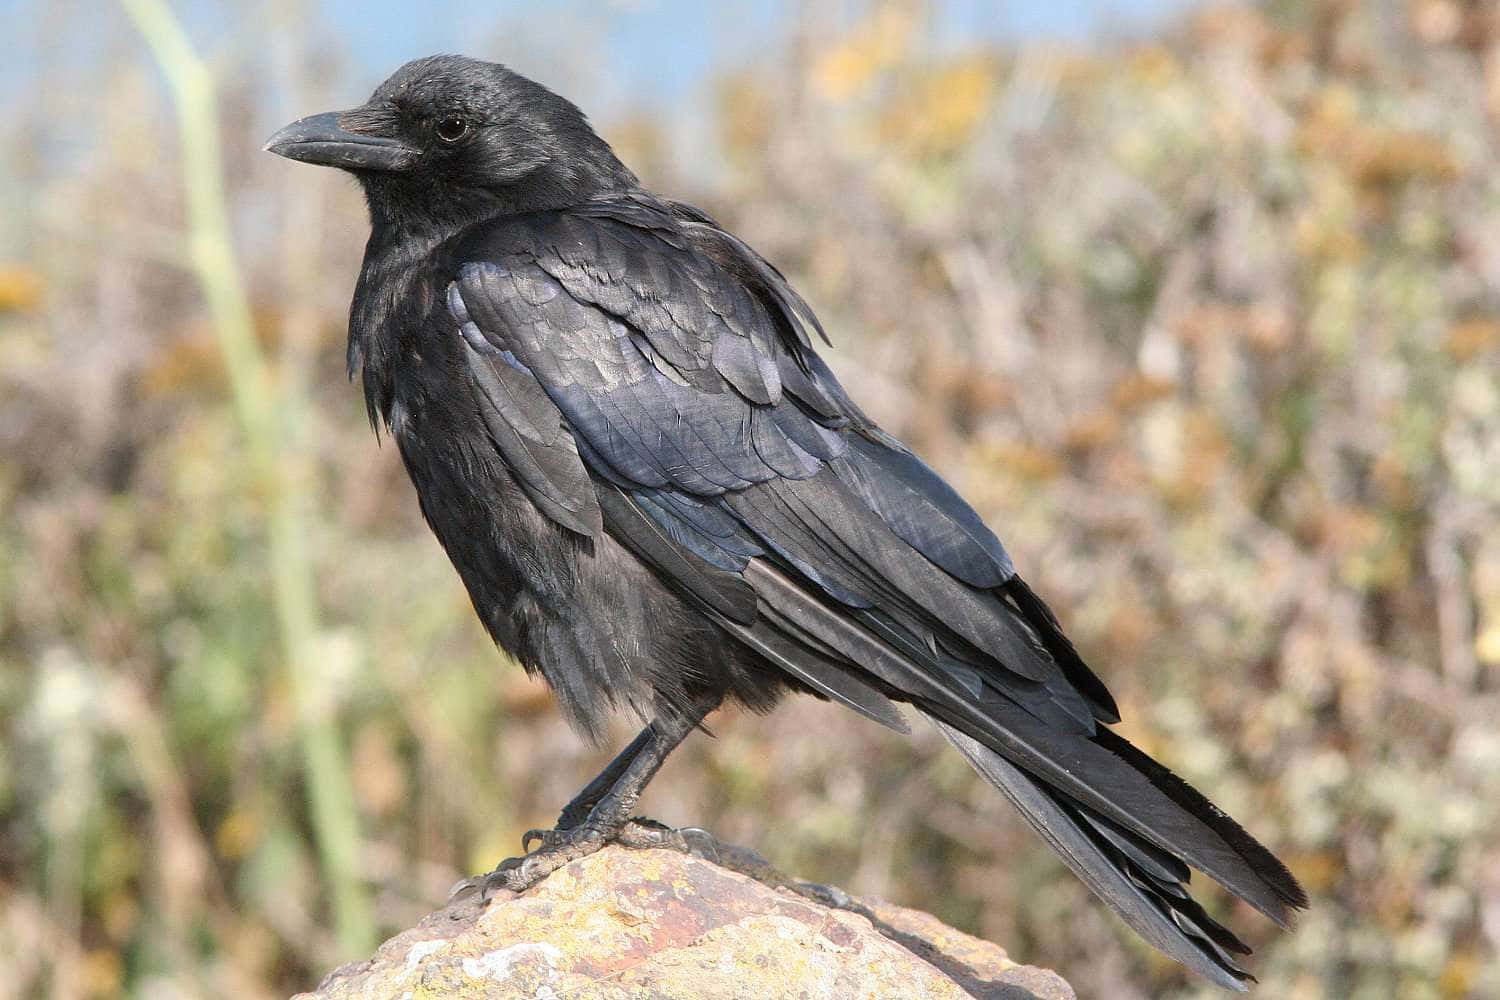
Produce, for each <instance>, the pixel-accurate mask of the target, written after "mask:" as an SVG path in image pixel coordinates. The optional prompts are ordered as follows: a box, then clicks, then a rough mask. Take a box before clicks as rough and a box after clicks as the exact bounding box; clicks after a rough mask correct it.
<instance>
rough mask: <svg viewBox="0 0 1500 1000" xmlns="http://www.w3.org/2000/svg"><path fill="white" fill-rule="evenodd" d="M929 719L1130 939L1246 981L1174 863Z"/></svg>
mask: <svg viewBox="0 0 1500 1000" xmlns="http://www.w3.org/2000/svg"><path fill="white" fill-rule="evenodd" d="M934 721H935V722H937V726H938V728H939V729H940V730H941V731H942V733H943V735H944V736H946V737H947V738H948V740H949V741H950V742H951V743H953V745H954V746H955V747H956V748H957V749H958V751H959V752H960V753H962V754H963V755H964V757H965V758H967V759H968V761H969V763H970V764H972V765H973V767H974V769H975V770H976V771H978V772H979V773H980V774H981V775H983V776H984V778H985V779H986V780H987V781H989V782H990V784H992V785H994V786H995V787H996V788H997V789H999V790H1000V791H1001V792H1002V793H1003V794H1004V795H1005V797H1006V798H1008V799H1010V801H1011V802H1012V803H1013V804H1014V805H1015V806H1016V808H1018V809H1019V810H1020V811H1021V814H1022V815H1023V816H1024V817H1025V818H1026V821H1027V822H1028V823H1029V824H1031V826H1032V828H1033V829H1034V830H1036V832H1037V833H1038V834H1040V835H1041V837H1042V838H1043V839H1044V840H1046V841H1047V843H1048V844H1049V845H1051V847H1052V849H1053V850H1055V851H1057V853H1058V855H1059V856H1060V857H1061V858H1062V859H1063V862H1064V863H1065V864H1066V865H1067V866H1068V867H1069V868H1071V869H1072V870H1073V872H1074V874H1076V875H1077V876H1078V877H1079V878H1080V879H1082V880H1083V882H1084V883H1085V884H1086V885H1087V886H1088V887H1089V888H1090V889H1091V890H1093V892H1094V894H1095V895H1097V896H1098V897H1099V898H1100V899H1102V900H1104V901H1105V902H1106V903H1108V904H1109V906H1110V907H1111V908H1112V909H1114V910H1115V912H1117V913H1118V914H1119V915H1120V916H1121V917H1122V918H1124V920H1125V922H1126V923H1128V924H1129V925H1130V926H1131V927H1132V928H1134V929H1135V931H1136V932H1137V933H1138V934H1140V935H1141V936H1142V937H1143V938H1145V939H1146V940H1147V941H1149V942H1150V943H1151V944H1153V945H1155V946H1156V947H1157V948H1159V949H1161V950H1162V951H1163V952H1164V953H1166V954H1167V955H1169V956H1171V957H1172V958H1174V959H1176V960H1177V961H1179V962H1181V963H1182V964H1183V965H1186V966H1187V967H1188V968H1190V969H1193V970H1194V971H1195V972H1198V973H1199V974H1201V975H1203V976H1205V977H1207V978H1208V979H1210V980H1212V981H1213V982H1215V983H1217V984H1219V985H1220V986H1225V987H1228V988H1229V989H1232V990H1245V989H1247V988H1248V986H1247V984H1248V983H1251V982H1254V977H1253V976H1251V975H1250V974H1249V973H1248V972H1246V971H1245V970H1244V969H1242V968H1240V966H1239V965H1238V964H1237V963H1236V962H1235V960H1234V957H1233V956H1234V955H1248V954H1249V953H1250V949H1249V948H1248V947H1247V946H1246V945H1245V944H1244V942H1242V941H1241V940H1240V939H1239V938H1237V937H1236V936H1235V935H1234V934H1233V932H1231V931H1230V930H1228V929H1227V928H1225V927H1223V926H1222V925H1220V924H1219V923H1217V922H1216V921H1214V920H1213V918H1212V917H1210V916H1209V915H1208V914H1207V913H1206V912H1204V910H1203V908H1202V907H1201V906H1199V905H1198V904H1197V903H1196V902H1195V901H1194V900H1193V899H1192V897H1190V896H1189V895H1188V892H1187V888H1186V886H1187V882H1188V879H1189V876H1190V872H1189V869H1188V867H1187V865H1185V864H1184V863H1183V862H1182V861H1181V860H1180V859H1178V858H1177V857H1175V856H1174V855H1172V854H1170V853H1168V852H1167V851H1165V850H1163V849H1162V848H1161V847H1159V846H1157V845H1154V844H1152V843H1150V842H1148V841H1146V840H1145V839H1143V838H1142V837H1140V836H1139V835H1137V834H1135V833H1133V832H1131V831H1129V830H1126V829H1125V828H1124V827H1122V826H1120V825H1118V824H1116V823H1114V822H1112V821H1110V820H1108V819H1106V818H1104V817H1103V816H1101V815H1099V814H1098V813H1097V812H1095V811H1094V810H1092V809H1090V808H1088V807H1087V806H1084V805H1081V804H1080V803H1078V802H1077V801H1076V800H1074V799H1072V798H1070V797H1069V796H1067V795H1066V794H1064V793H1062V792H1059V791H1057V790H1056V789H1053V788H1051V787H1049V786H1047V785H1046V784H1044V783H1042V782H1041V781H1039V780H1037V779H1036V778H1033V777H1031V776H1030V775H1029V774H1027V773H1026V772H1025V771H1022V770H1021V769H1020V768H1018V767H1016V766H1015V765H1013V764H1011V763H1010V762H1009V761H1007V760H1006V759H1005V758H1003V757H1001V756H1000V755H999V754H997V753H995V751H993V750H991V749H990V748H989V747H986V746H985V745H984V744H982V743H980V742H979V741H978V740H975V739H973V738H972V737H970V736H968V735H966V734H964V733H963V732H961V731H959V730H957V729H955V728H953V727H952V726H949V725H947V724H946V723H943V722H939V721H937V720H934ZM1247 836H1248V835H1247ZM1257 846H1259V845H1257ZM1278 867H1279V865H1278ZM1288 878H1290V876H1288ZM1292 885H1293V886H1295V882H1293V883H1292ZM1297 893H1300V889H1298V890H1297Z"/></svg>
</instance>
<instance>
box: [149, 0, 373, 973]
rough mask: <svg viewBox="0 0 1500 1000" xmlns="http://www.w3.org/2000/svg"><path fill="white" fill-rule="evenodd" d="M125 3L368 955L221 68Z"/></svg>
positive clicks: (163, 13)
mask: <svg viewBox="0 0 1500 1000" xmlns="http://www.w3.org/2000/svg"><path fill="white" fill-rule="evenodd" d="M121 3H122V4H123V6H124V8H125V10H126V12H127V13H128V14H129V15H130V17H131V18H132V19H133V20H134V21H135V24H136V27H137V28H139V29H140V32H141V34H142V36H144V38H145V39H146V42H147V44H148V45H150V47H151V50H152V52H153V54H154V55H155V56H156V59H157V62H158V63H159V64H160V66H161V69H162V73H163V74H164V75H165V76H166V78H167V83H168V85H169V86H170V88H171V90H172V94H173V96H174V98H175V99H176V104H177V122H178V129H179V132H180V134H181V141H182V161H183V162H182V171H183V183H184V185H185V188H186V193H187V202H188V221H189V227H190V233H191V239H190V250H191V256H192V262H193V267H194V270H195V271H196V272H197V275H198V280H199V282H200V283H201V284H202V286H203V293H204V296H205V298H206V299H207V301H208V308H209V312H210V314H211V315H212V317H213V327H214V332H215V335H216V336H217V338H218V343H219V349H220V350H221V351H222V352H223V355H224V365H225V368H226V370H227V371H228V373H229V385H230V391H231V394H232V396H233V399H234V409H235V414H236V416H237V417H238V419H239V422H240V425H241V427H242V429H243V431H244V434H245V440H246V444H247V446H248V449H249V453H250V456H249V457H250V467H251V472H252V475H253V481H254V482H255V484H256V486H257V487H258V488H260V489H262V490H263V491H264V495H265V496H266V497H267V499H268V502H269V503H270V505H271V521H270V526H269V547H270V561H271V575H272V589H273V596H274V603H275V608H276V617H277V623H278V626H279V629H280V633H281V642H282V652H283V659H284V661H285V664H286V669H287V683H288V686H289V688H290V690H291V692H292V696H293V700H294V701H295V704H296V708H297V723H298V726H297V728H298V734H299V742H300V745H301V750H302V756H303V764H304V767H305V769H306V773H307V792H308V805H309V809H310V812H311V816H312V825H313V833H314V836H315V838H316V840H317V846H318V854H319V857H320V860H321V863H322V867H323V870H324V872H325V874H326V876H327V879H328V884H329V887H330V891H331V894H332V898H333V916H334V922H335V927H336V930H337V935H338V940H339V945H340V947H341V949H342V950H343V951H344V952H346V953H348V954H351V955H352V954H362V953H364V952H367V951H369V949H370V948H371V947H373V945H374V943H375V925H374V918H373V915H372V912H371V907H370V901H369V899H368V897H367V895H366V892H365V890H364V887H363V886H362V885H361V884H360V878H359V872H358V868H357V865H358V860H359V853H360V851H359V847H360V830H359V818H358V814H357V812H356V810H355V804H354V797H353V792H352V786H351V783H350V781H349V764H348V760H347V757H346V754H345V749H344V745H343V742H342V741H341V739H340V737H339V733H338V729H337V727H336V726H335V725H333V724H332V723H331V721H330V718H329V715H330V707H331V706H330V699H329V698H328V697H327V695H328V692H327V691H326V690H324V684H323V683H322V673H321V671H320V670H319V669H318V664H317V658H316V644H317V636H318V608H317V592H316V588H315V586H314V581H313V569H312V564H311V561H310V560H309V557H308V551H307V547H306V545H305V539H306V537H307V523H306V521H307V518H306V513H305V510H306V503H305V499H304V493H305V490H304V488H303V483H302V482H301V481H300V480H299V477H297V476H295V475H293V474H292V472H291V471H290V469H289V468H288V463H286V462H285V461H284V458H285V457H286V456H285V455H284V449H283V446H284V445H285V444H286V443H288V442H289V441H290V438H291V435H290V434H289V433H288V431H289V427H288V423H287V416H288V412H289V411H290V410H291V409H293V407H294V406H295V401H292V400H283V399H278V398H277V395H276V391H275V389H274V387H273V382H272V378H271V373H270V371H269V369H268V367H267V364H266V360H265V357H264V355H263V354H262V353H261V349H260V346H259V344H257V342H256V340H255V333H254V327H253V325H252V322H251V317H250V304H249V301H248V299H247V298H246V295H245V289H244V286H243V284H242V283H241V282H240V277H239V268H238V265H237V264H236V262H235V257H234V247H233V244H232V242H231V240H230V237H229V219H228V214H227V211H226V208H225V204H226V202H225V197H224V187H223V180H222V177H223V171H222V165H221V164H220V162H219V148H220V147H219V129H218V119H217V115H216V113H215V102H216V100H217V98H216V95H215V88H214V80H213V76H212V74H211V73H210V72H209V70H208V68H207V66H206V65H205V64H204V63H203V61H202V60H201V59H199V58H198V56H197V54H196V53H195V52H194V51H193V47H192V43H191V42H190V41H189V40H188V38H187V35H186V34H185V33H184V32H183V30H182V27H181V25H180V24H179V23H178V22H177V20H176V18H175V17H174V16H173V14H172V11H171V9H170V8H169V7H168V6H167V4H166V2H165V0H121Z"/></svg>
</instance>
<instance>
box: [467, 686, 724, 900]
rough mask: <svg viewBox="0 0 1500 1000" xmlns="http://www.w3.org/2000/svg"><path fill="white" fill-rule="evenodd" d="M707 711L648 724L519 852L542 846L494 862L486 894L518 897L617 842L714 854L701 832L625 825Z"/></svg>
mask: <svg viewBox="0 0 1500 1000" xmlns="http://www.w3.org/2000/svg"><path fill="white" fill-rule="evenodd" d="M712 708H713V706H712V705H711V704H706V705H703V706H700V707H699V708H697V709H695V710H694V711H692V712H689V713H687V714H686V715H679V714H663V715H659V716H657V718H656V719H654V720H652V722H651V724H650V725H648V726H647V727H646V728H645V729H643V730H642V731H641V734H640V735H639V736H637V737H636V738H635V739H634V740H633V741H632V742H631V743H630V745H629V746H628V747H626V748H625V749H624V750H623V751H622V752H621V753H620V754H619V756H617V757H615V759H614V760H612V761H610V762H609V764H608V765H606V766H605V768H604V770H603V771H602V772H601V773H600V774H599V776H598V777H597V778H595V779H594V780H593V781H591V782H589V783H588V785H587V786H586V787H585V788H584V789H583V791H582V792H580V793H579V794H578V795H577V797H576V798H574V799H573V801H572V802H570V803H568V805H567V807H566V808H564V809H563V812H562V815H561V816H560V817H558V825H557V829H555V830H530V831H528V832H527V833H526V835H525V837H524V838H522V847H523V849H524V848H529V847H530V846H531V842H532V841H533V840H540V841H541V842H542V846H541V847H538V848H537V849H536V850H535V851H532V852H531V853H529V854H527V855H526V856H525V857H520V858H507V859H506V860H505V861H502V862H500V866H499V867H498V868H496V869H495V870H494V872H492V873H491V874H490V876H489V878H488V879H487V880H486V888H487V889H488V888H491V887H495V886H498V887H501V888H505V889H510V890H512V891H514V892H521V891H523V890H525V889H529V888H531V887H532V886H534V885H536V884H537V883H538V882H540V881H541V880H542V879H544V878H546V877H547V876H548V875H550V874H552V873H553V872H554V871H556V870H557V869H559V868H561V867H562V866H563V865H565V864H567V863H568V862H570V861H575V860H577V859H578V858H582V857H587V856H588V855H590V854H593V853H594V852H595V851H597V850H599V849H600V848H601V847H603V846H604V845H605V844H608V843H610V842H612V841H617V842H619V843H621V844H624V845H625V846H627V847H666V848H672V849H676V850H681V851H687V852H690V853H698V854H707V855H709V856H712V854H713V853H715V848H716V847H717V845H716V843H715V842H714V841H713V838H712V837H710V836H709V835H708V834H706V833H704V832H703V831H701V830H693V829H689V830H673V829H671V828H670V827H666V826H663V825H661V824H660V823H656V822H654V821H652V820H645V819H634V820H633V819H631V818H630V813H631V810H633V809H634V808H635V804H636V802H637V801H638V800H639V799H640V797H641V792H642V791H644V790H645V788H646V785H647V783H648V782H650V781H651V779H652V777H654V776H655V775H656V772H657V771H658V770H660V769H661V765H662V763H663V762H665V761H666V759H667V755H668V754H670V753H671V752H672V751H673V750H675V749H676V748H677V745H678V744H680V743H681V742H682V741H683V740H684V739H685V738H686V737H687V735H688V734H689V733H691V732H692V731H693V730H694V729H696V728H697V726H698V724H699V723H700V722H702V721H703V717H704V716H705V715H707V714H708V712H709V711H710V710H711V709H712Z"/></svg>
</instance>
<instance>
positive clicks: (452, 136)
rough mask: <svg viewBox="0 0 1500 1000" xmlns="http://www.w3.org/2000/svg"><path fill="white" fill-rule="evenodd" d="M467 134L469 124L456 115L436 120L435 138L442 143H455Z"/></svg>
mask: <svg viewBox="0 0 1500 1000" xmlns="http://www.w3.org/2000/svg"><path fill="white" fill-rule="evenodd" d="M468 134H469V123H468V122H466V121H464V120H463V119H462V118H460V117H458V115H444V116H443V117H442V118H439V119H438V123H437V137H438V138H439V139H441V140H443V141H444V142H457V141H458V140H460V139H462V138H463V137H464V136H466V135H468Z"/></svg>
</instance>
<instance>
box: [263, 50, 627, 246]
mask: <svg viewBox="0 0 1500 1000" xmlns="http://www.w3.org/2000/svg"><path fill="white" fill-rule="evenodd" d="M266 149H268V150H269V151H271V152H273V153H276V154H278V155H281V156H285V157H287V158H289V159H293V160H301V161H303V162H304V163H316V164H321V165H323V166H329V167H338V168H340V169H341V170H347V171H349V172H350V173H351V174H353V175H354V176H355V177H356V178H358V180H359V182H360V184H361V185H362V186H363V187H364V189H365V194H366V197H367V198H368V200H369V203H370V213H371V216H372V217H373V219H374V221H375V222H376V224H377V226H378V225H381V224H384V225H387V226H391V227H394V228H395V229H397V230H413V229H427V228H435V229H437V230H440V231H441V230H444V229H451V228H453V227H454V226H458V227H462V226H465V225H468V224H470V223H472V222H476V221H478V220H480V219H483V218H488V217H492V216H494V215H498V214H503V213H510V212H524V211H533V210H537V209H548V208H562V207H565V206H567V205H572V204H577V203H578V202H580V201H584V200H587V199H588V198H590V197H592V196H594V195H596V194H600V193H603V192H606V191H611V190H621V189H628V188H630V187H633V186H634V185H635V183H636V180H635V177H634V175H633V174H631V173H630V171H629V170H627V169H626V168H625V167H624V166H623V165H622V164H621V163H620V161H619V160H618V159H616V157H615V155H614V152H613V151H612V150H611V149H610V148H609V145H608V144H607V143H606V142H604V140H603V139H600V138H599V137H598V136H597V135H596V134H595V133H594V130H593V129H592V128H591V127H590V126H589V124H588V120H587V119H586V118H585V117H584V115H583V112H581V111H579V110H578V108H577V107H576V106H575V105H573V104H572V103H571V102H569V101H567V100H565V99H564V98H562V97H559V96H558V95H557V94H554V93H552V91H550V90H548V89H547V88H545V87H543V86H542V85H540V84H538V83H535V82H533V81H531V80H528V79H527V78H526V77H524V76H521V75H520V74H519V73H514V72H512V71H511V70H509V69H506V68H505V67H504V66H502V65H500V64H499V63H487V62H480V61H479V60H477V59H467V58H464V57H462V56H432V57H429V58H426V59H417V60H414V61H412V62H409V63H407V64H406V65H405V66H402V67H401V68H400V69H399V70H397V71H396V72H395V74H394V75H392V76H391V78H390V79H388V80H386V81H385V82H384V83H382V84H381V85H380V86H379V87H377V88H376V89H375V93H374V94H372V95H371V97H370V99H369V100H368V101H367V102H365V103H364V104H363V105H361V106H360V107H357V108H352V109H350V110H348V111H330V112H326V113H324V114H319V115H311V116H309V117H307V118H302V119H299V120H298V121H295V122H293V123H292V124H290V125H288V126H287V127H286V128H284V129H282V130H281V131H279V132H277V133H276V134H275V135H273V136H272V137H271V139H270V141H269V142H267V143H266Z"/></svg>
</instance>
